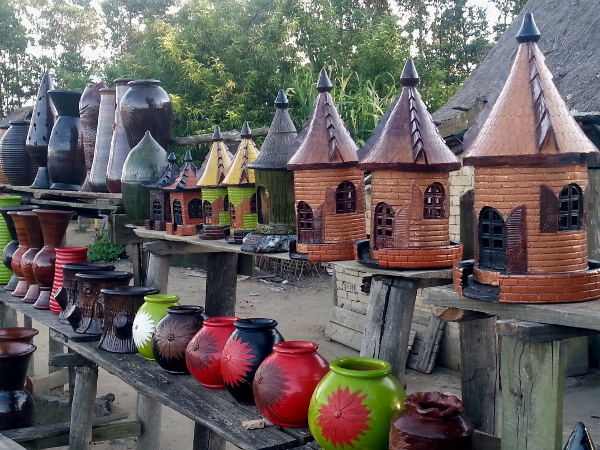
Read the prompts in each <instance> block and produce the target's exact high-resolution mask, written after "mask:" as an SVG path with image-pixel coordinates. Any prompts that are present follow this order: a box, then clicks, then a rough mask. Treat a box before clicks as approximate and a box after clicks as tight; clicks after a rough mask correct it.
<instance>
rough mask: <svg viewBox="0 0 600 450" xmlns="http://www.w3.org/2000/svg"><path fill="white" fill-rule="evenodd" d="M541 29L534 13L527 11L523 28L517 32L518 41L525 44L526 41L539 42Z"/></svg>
mask: <svg viewBox="0 0 600 450" xmlns="http://www.w3.org/2000/svg"><path fill="white" fill-rule="evenodd" d="M540 35H541V33H540V30H538V27H537V25H536V24H535V20H533V14H531V13H529V12H528V13H525V16H523V24H522V25H521V29H520V30H519V32H518V33H517V36H516V38H517V42H518V43H519V44H523V43H525V42H537V41H539V40H540Z"/></svg>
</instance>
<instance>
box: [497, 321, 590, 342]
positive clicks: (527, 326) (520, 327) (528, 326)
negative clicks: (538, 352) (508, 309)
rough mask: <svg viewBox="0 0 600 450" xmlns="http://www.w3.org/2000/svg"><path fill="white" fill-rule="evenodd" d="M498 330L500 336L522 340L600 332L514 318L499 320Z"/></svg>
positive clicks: (552, 338)
mask: <svg viewBox="0 0 600 450" xmlns="http://www.w3.org/2000/svg"><path fill="white" fill-rule="evenodd" d="M496 332H497V333H498V335H500V336H506V337H509V338H511V339H516V340H517V341H522V342H549V341H561V340H563V339H570V338H573V337H581V336H588V335H590V334H598V333H600V332H598V331H595V330H587V329H585V328H573V327H563V326H560V325H548V324H544V323H535V322H525V321H524V320H513V319H504V320H498V323H497V324H496Z"/></svg>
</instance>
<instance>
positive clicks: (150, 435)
mask: <svg viewBox="0 0 600 450" xmlns="http://www.w3.org/2000/svg"><path fill="white" fill-rule="evenodd" d="M161 412H162V405H161V403H160V402H159V401H158V400H156V399H154V398H151V397H148V396H146V395H144V394H140V393H139V392H138V397H137V420H138V421H139V422H140V424H141V427H142V428H141V432H140V436H139V438H138V441H137V445H136V449H138V450H159V448H160V420H161Z"/></svg>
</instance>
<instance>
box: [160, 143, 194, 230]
mask: <svg viewBox="0 0 600 450" xmlns="http://www.w3.org/2000/svg"><path fill="white" fill-rule="evenodd" d="M199 175H200V171H199V170H198V168H197V167H196V166H195V165H194V164H193V163H192V154H191V153H190V152H189V151H187V152H186V153H185V157H184V160H183V166H181V170H180V171H179V174H178V175H177V177H176V178H175V179H174V180H173V182H172V183H171V184H170V185H168V186H165V187H164V188H163V189H164V190H165V191H166V192H168V193H169V203H170V206H171V221H170V222H169V223H167V230H166V231H167V233H169V234H176V235H178V236H193V235H195V234H196V225H197V224H199V223H203V222H204V215H203V213H202V192H201V190H200V188H199V187H197V186H196V183H198V177H199Z"/></svg>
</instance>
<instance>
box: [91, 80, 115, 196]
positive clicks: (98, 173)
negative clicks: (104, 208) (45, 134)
mask: <svg viewBox="0 0 600 450" xmlns="http://www.w3.org/2000/svg"><path fill="white" fill-rule="evenodd" d="M116 95H117V91H115V90H114V89H100V112H99V114H98V128H97V131H96V147H95V149H94V161H93V162H92V169H91V171H90V188H91V189H92V191H94V192H108V189H107V188H106V168H107V167H108V157H109V156H110V143H111V141H112V135H113V123H114V120H115V102H116Z"/></svg>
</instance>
